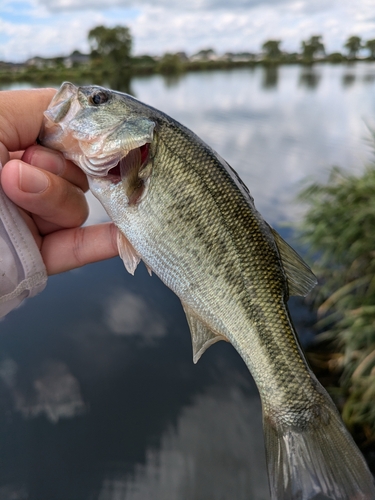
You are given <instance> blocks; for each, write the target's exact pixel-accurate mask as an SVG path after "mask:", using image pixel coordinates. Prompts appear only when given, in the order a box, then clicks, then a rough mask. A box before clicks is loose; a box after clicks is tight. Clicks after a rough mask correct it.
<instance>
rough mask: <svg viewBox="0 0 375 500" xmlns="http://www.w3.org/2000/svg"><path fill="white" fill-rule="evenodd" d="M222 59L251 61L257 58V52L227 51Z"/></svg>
mask: <svg viewBox="0 0 375 500" xmlns="http://www.w3.org/2000/svg"><path fill="white" fill-rule="evenodd" d="M221 59H222V60H223V61H230V62H249V61H255V60H256V54H253V53H251V52H226V53H225V54H224V55H223V56H221Z"/></svg>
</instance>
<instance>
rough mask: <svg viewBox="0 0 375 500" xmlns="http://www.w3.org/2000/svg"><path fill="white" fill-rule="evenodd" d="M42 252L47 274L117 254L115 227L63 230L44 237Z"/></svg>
mask: <svg viewBox="0 0 375 500" xmlns="http://www.w3.org/2000/svg"><path fill="white" fill-rule="evenodd" d="M41 254H42V258H43V261H44V263H45V265H46V268H47V273H48V274H49V275H52V274H57V273H62V272H65V271H69V270H70V269H75V268H77V267H81V266H84V265H85V264H91V263H92V262H97V261H99V260H104V259H110V258H111V257H115V256H116V255H118V250H117V228H116V226H115V225H114V224H113V223H111V222H108V223H104V224H97V225H94V226H86V227H78V228H74V229H63V230H61V231H57V232H55V233H51V234H49V235H48V236H45V237H44V240H43V243H42V247H41Z"/></svg>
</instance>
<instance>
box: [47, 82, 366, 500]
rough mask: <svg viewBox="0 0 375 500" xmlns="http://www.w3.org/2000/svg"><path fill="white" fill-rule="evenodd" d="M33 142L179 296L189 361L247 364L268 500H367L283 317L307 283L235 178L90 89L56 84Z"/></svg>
mask: <svg viewBox="0 0 375 500" xmlns="http://www.w3.org/2000/svg"><path fill="white" fill-rule="evenodd" d="M40 142H41V143H42V144H44V145H45V146H48V147H51V148H53V149H57V150H59V151H62V152H63V154H64V155H65V157H66V158H68V159H70V160H73V161H74V162H75V163H76V164H77V165H78V166H79V167H80V168H81V169H82V170H83V171H84V172H85V173H86V174H87V176H88V179H89V184H90V189H91V191H92V192H93V194H94V195H95V196H96V197H97V198H98V199H99V200H100V202H101V203H102V205H103V206H104V208H105V209H106V211H107V213H108V214H109V216H110V218H111V219H112V220H113V221H114V223H115V224H116V225H117V227H118V228H119V239H118V246H119V253H120V256H121V257H122V259H123V260H124V263H125V266H126V268H127V269H128V270H129V271H130V272H131V273H134V271H135V268H136V267H137V264H138V263H139V261H140V260H141V259H142V260H143V261H144V262H145V264H146V266H147V267H148V269H149V270H152V271H153V272H155V274H157V275H158V276H159V277H160V278H161V279H162V281H163V282H164V283H165V284H166V285H167V286H168V287H169V288H171V289H172V290H173V291H174V292H175V293H176V294H177V295H178V297H179V298H180V299H181V302H182V306H183V308H184V310H185V313H186V317H187V321H188V324H189V327H190V330H191V335H192V343H193V358H194V362H197V361H198V359H199V358H200V356H201V355H202V353H203V352H204V351H205V350H206V349H207V348H208V347H209V346H210V345H212V344H213V343H215V342H217V341H219V340H225V341H228V342H230V343H231V344H232V345H233V346H234V347H235V349H236V350H237V351H238V353H239V354H240V355H241V357H242V358H243V360H244V361H245V363H246V365H247V367H248V368H249V370H250V372H251V374H252V376H253V377H254V380H255V382H256V384H257V386H258V389H259V392H260V396H261V401H262V408H263V427H264V435H265V444H266V456H267V466H268V475H269V481H270V490H271V497H272V499H273V500H297V499H298V500H308V499H311V498H314V497H315V496H316V495H318V494H319V493H320V494H322V495H325V496H326V498H330V499H334V500H354V499H355V500H365V499H366V500H371V499H375V487H374V480H373V477H372V475H371V473H370V472H369V470H368V467H367V465H366V462H365V460H364V458H363V457H362V455H361V453H360V451H359V450H358V448H357V447H356V445H355V443H354V441H353V439H352V438H351V436H350V435H349V433H348V432H347V430H346V428H345V426H344V425H343V423H342V421H341V419H340V417H339V415H338V412H337V410H336V408H335V406H334V404H333V402H332V401H331V399H330V398H329V396H328V394H327V393H326V391H325V390H324V389H323V387H322V386H321V385H320V384H319V382H318V381H317V380H316V378H315V376H314V375H313V373H312V372H311V370H310V369H309V367H308V365H307V363H306V361H305V358H304V355H303V353H302V350H301V348H300V346H299V343H298V340H297V337H296V334H295V331H294V328H293V324H292V321H291V318H290V316H289V312H288V308H287V301H288V298H289V296H291V295H306V294H307V293H308V292H309V291H310V290H311V288H312V287H313V286H314V285H315V283H316V279H315V277H314V275H313V273H312V272H311V270H310V269H309V268H308V266H307V265H306V264H305V263H304V262H303V261H302V259H301V258H300V257H299V256H298V255H297V253H296V252H295V251H294V250H293V249H292V248H291V247H290V246H289V245H288V244H287V243H286V242H285V241H284V240H283V239H282V238H281V237H280V236H279V235H278V234H277V232H276V231H274V230H273V229H272V228H271V227H270V226H269V225H268V224H267V223H266V222H265V221H264V220H263V218H262V216H261V215H260V214H259V213H258V212H257V210H256V208H255V206H254V201H253V198H252V197H251V195H250V192H249V190H248V189H247V187H246V186H245V185H244V184H243V182H242V181H241V180H240V178H239V177H238V175H237V174H236V173H235V171H234V170H233V169H232V168H231V167H230V166H229V165H228V164H227V163H226V162H225V161H224V160H223V159H222V158H220V156H219V155H218V154H216V153H215V152H214V151H213V150H212V149H211V148H210V147H209V146H207V145H206V144H205V143H204V142H203V141H202V140H201V139H199V137H197V136H196V135H195V134H194V133H193V132H191V131H190V130H188V129H187V128H185V127H184V126H183V125H181V124H180V123H178V122H177V121H175V120H173V119H172V118H170V117H169V116H167V115H165V114H164V113H162V112H160V111H158V110H156V109H153V108H151V107H150V106H147V105H145V104H143V103H141V102H139V101H138V100H136V99H135V98H133V97H131V96H129V95H126V94H121V93H119V92H114V91H111V90H107V89H104V88H102V87H97V86H85V87H76V86H74V85H72V84H71V83H64V84H63V85H62V87H61V89H60V90H59V92H58V93H57V94H56V96H55V97H54V99H53V100H52V102H51V104H50V106H49V108H48V110H47V111H46V112H45V121H44V126H43V129H42V131H41V134H40ZM228 425H230V422H228Z"/></svg>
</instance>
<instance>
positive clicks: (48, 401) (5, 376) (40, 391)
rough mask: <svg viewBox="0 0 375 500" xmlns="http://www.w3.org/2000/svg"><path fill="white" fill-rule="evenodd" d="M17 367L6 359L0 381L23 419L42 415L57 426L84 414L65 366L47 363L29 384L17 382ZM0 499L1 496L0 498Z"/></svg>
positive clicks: (0, 367) (76, 386) (75, 383)
mask: <svg viewBox="0 0 375 500" xmlns="http://www.w3.org/2000/svg"><path fill="white" fill-rule="evenodd" d="M17 372H18V365H17V363H16V362H15V361H14V360H12V359H10V358H7V359H5V360H3V361H2V362H1V363H0V379H1V380H2V382H3V383H4V385H5V386H6V387H7V388H8V390H9V391H10V393H11V395H12V398H13V405H14V408H13V409H14V410H16V411H19V412H20V413H21V414H22V415H23V416H24V417H25V418H32V417H38V416H40V415H45V417H47V419H48V420H49V421H50V422H52V423H56V422H58V421H59V420H60V419H61V418H72V417H75V416H77V415H81V414H82V413H84V412H85V404H84V402H83V400H82V396H81V391H80V386H79V383H78V380H77V379H76V378H75V377H74V376H73V375H72V374H71V373H70V371H69V368H68V367H67V365H66V364H65V363H62V362H61V361H56V360H48V361H45V362H43V363H42V365H41V367H40V368H39V369H38V370H37V374H36V375H35V376H34V378H32V379H31V380H28V383H27V384H25V385H21V384H20V383H19V382H18V381H17ZM0 498H1V497H0Z"/></svg>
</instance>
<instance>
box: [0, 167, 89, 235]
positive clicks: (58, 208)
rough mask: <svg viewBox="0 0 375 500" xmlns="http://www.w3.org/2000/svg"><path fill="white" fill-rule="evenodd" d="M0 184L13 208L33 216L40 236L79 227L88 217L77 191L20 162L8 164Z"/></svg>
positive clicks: (75, 187)
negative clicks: (62, 228) (62, 229)
mask: <svg viewBox="0 0 375 500" xmlns="http://www.w3.org/2000/svg"><path fill="white" fill-rule="evenodd" d="M1 183H2V186H3V189H4V192H5V193H6V195H7V196H8V197H9V198H10V199H11V200H12V201H13V202H14V203H15V204H16V205H18V206H19V207H21V208H23V209H24V210H26V211H28V212H29V213H31V214H33V218H34V221H35V223H36V224H37V225H38V228H39V230H40V233H41V234H47V233H49V232H51V231H55V230H56V229H59V228H61V227H64V228H67V227H76V226H80V225H81V224H83V223H84V221H85V220H86V218H87V216H88V213H89V209H88V204H87V201H86V197H85V195H84V193H83V192H82V190H81V189H80V188H79V187H77V186H75V185H74V184H71V183H70V182H68V181H67V180H65V179H63V178H61V177H58V176H56V175H54V174H52V173H50V172H47V171H45V170H43V169H40V168H37V167H32V166H30V165H28V164H27V163H24V162H23V161H20V160H11V161H9V162H8V163H7V164H6V165H5V166H4V167H3V170H2V173H1Z"/></svg>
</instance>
